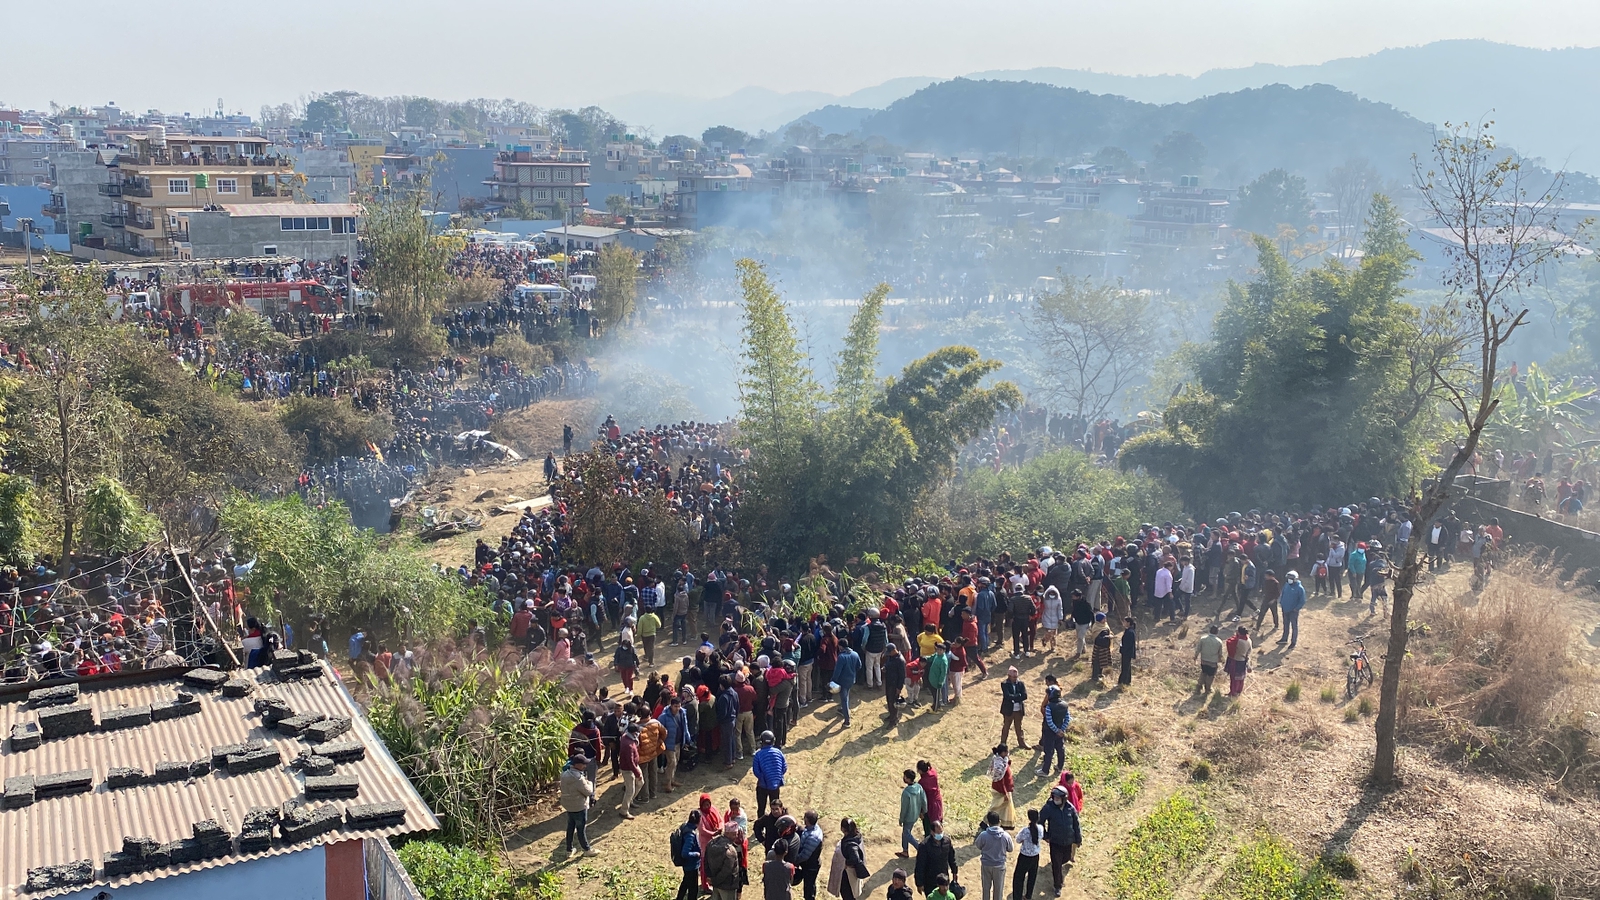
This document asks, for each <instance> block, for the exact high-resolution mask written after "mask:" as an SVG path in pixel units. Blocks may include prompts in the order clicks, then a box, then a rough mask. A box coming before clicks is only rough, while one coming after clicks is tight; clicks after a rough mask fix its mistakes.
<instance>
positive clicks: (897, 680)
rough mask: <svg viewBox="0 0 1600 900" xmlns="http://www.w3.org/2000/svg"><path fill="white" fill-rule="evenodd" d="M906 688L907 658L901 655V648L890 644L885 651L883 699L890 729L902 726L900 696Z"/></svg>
mask: <svg viewBox="0 0 1600 900" xmlns="http://www.w3.org/2000/svg"><path fill="white" fill-rule="evenodd" d="M905 687H906V658H905V657H904V656H901V655H900V648H899V647H896V646H895V645H894V644H889V645H887V646H886V647H885V648H884V651H883V699H884V702H885V704H886V705H887V707H888V709H887V711H886V713H885V715H886V716H887V718H888V719H889V727H890V728H893V727H895V726H896V725H899V724H900V703H901V702H902V701H901V699H900V694H901V693H902V692H903V691H904V690H905Z"/></svg>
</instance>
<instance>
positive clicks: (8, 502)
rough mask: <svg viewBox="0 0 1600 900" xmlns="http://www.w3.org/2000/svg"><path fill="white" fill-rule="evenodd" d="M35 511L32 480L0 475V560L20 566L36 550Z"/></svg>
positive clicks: (37, 539) (30, 559)
mask: <svg viewBox="0 0 1600 900" xmlns="http://www.w3.org/2000/svg"><path fill="white" fill-rule="evenodd" d="M39 544H40V536H39V510H38V507H37V506H36V500H35V498H34V496H33V482H31V481H29V480H28V479H26V478H24V477H22V476H21V475H0V559H3V560H4V561H6V562H7V563H10V564H12V565H18V566H24V565H27V564H28V563H30V562H32V561H33V555H34V553H35V552H37V550H38V549H39Z"/></svg>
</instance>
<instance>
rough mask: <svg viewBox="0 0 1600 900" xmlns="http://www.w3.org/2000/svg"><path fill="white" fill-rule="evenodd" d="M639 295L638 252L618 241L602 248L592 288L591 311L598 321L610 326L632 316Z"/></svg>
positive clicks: (608, 327) (604, 325)
mask: <svg viewBox="0 0 1600 900" xmlns="http://www.w3.org/2000/svg"><path fill="white" fill-rule="evenodd" d="M638 298H639V254H637V253H634V252H633V251H632V250H630V249H628V248H627V247H624V246H622V245H621V244H607V245H606V246H604V247H601V248H600V261H599V267H598V268H597V269H596V270H595V291H594V314H595V317H596V318H598V319H599V320H600V324H601V325H602V326H603V327H605V328H607V329H610V328H613V327H615V326H616V325H617V324H619V323H620V322H622V321H623V320H625V319H627V318H628V317H629V316H631V315H633V309H634V306H635V304H636V303H637V302H638Z"/></svg>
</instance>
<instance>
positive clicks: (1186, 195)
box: [1130, 176, 1229, 247]
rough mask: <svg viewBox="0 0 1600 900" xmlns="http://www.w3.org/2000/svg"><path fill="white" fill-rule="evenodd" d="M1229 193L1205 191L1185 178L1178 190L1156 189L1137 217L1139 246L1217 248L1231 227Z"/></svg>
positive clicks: (1134, 238) (1135, 238)
mask: <svg viewBox="0 0 1600 900" xmlns="http://www.w3.org/2000/svg"><path fill="white" fill-rule="evenodd" d="M1228 194H1229V192H1228V191H1224V190H1218V189H1216V188H1202V187H1200V185H1199V179H1198V178H1195V177H1192V176H1185V177H1184V178H1183V179H1182V180H1181V181H1180V182H1179V184H1178V185H1177V186H1172V185H1170V184H1169V185H1153V186H1151V188H1150V191H1149V193H1147V194H1146V195H1145V198H1144V204H1143V208H1142V209H1141V210H1140V211H1139V214H1138V215H1136V216H1134V217H1133V228H1132V234H1131V235H1130V237H1131V239H1132V241H1133V242H1134V243H1135V244H1145V245H1155V246H1166V247H1185V246H1196V245H1200V244H1205V245H1215V244H1217V243H1218V242H1219V241H1221V239H1222V236H1223V234H1224V233H1225V232H1226V229H1227V227H1228Z"/></svg>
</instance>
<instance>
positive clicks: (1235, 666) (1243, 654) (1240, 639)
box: [1223, 625, 1254, 697]
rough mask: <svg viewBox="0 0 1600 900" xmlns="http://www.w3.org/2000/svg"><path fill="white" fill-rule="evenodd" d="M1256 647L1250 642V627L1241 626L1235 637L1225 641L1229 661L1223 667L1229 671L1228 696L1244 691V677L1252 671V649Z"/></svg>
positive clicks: (1235, 695)
mask: <svg viewBox="0 0 1600 900" xmlns="http://www.w3.org/2000/svg"><path fill="white" fill-rule="evenodd" d="M1252 649H1254V648H1253V645H1252V644H1251V643H1250V629H1248V628H1246V627H1244V626H1243V625H1240V626H1239V630H1238V631H1237V632H1235V633H1234V635H1233V637H1231V638H1228V639H1227V641H1225V642H1224V650H1225V652H1226V653H1227V657H1228V661H1227V662H1226V663H1224V664H1223V668H1224V669H1225V670H1226V671H1227V673H1228V696H1230V697H1237V696H1239V695H1240V694H1242V693H1244V678H1245V676H1246V675H1248V674H1249V673H1250V651H1251V650H1252Z"/></svg>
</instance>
